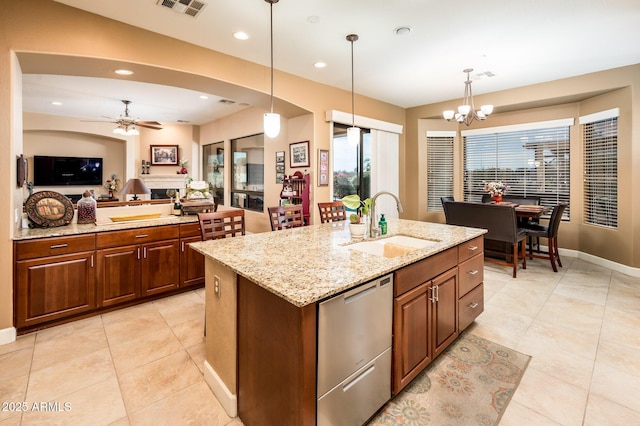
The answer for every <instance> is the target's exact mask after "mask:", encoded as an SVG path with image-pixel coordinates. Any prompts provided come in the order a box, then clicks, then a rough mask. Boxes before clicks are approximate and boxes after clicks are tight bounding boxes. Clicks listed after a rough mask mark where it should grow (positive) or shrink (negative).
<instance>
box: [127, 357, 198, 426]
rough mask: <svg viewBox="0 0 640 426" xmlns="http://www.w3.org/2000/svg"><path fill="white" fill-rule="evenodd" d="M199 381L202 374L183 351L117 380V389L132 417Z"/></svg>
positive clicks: (146, 365)
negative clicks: (119, 390)
mask: <svg viewBox="0 0 640 426" xmlns="http://www.w3.org/2000/svg"><path fill="white" fill-rule="evenodd" d="M202 380H203V378H202V374H201V373H200V371H199V370H198V368H197V367H196V366H195V364H194V363H193V361H192V360H191V357H189V355H188V354H187V352H186V351H184V350H183V351H180V352H176V353H174V354H171V355H169V356H167V357H165V358H162V359H159V360H157V361H153V362H151V363H149V364H145V365H143V366H142V367H140V368H138V369H136V370H133V371H130V372H129V373H126V374H124V375H122V376H120V388H121V389H122V396H123V399H124V403H125V406H126V407H127V412H128V413H129V414H130V415H131V413H135V412H136V411H138V410H141V409H142V408H145V407H147V406H149V405H151V404H153V403H155V402H157V401H159V400H161V399H164V398H166V397H168V396H170V395H173V394H174V393H176V392H178V391H180V390H182V389H184V388H187V387H189V386H191V385H193V384H195V383H197V382H199V381H202Z"/></svg>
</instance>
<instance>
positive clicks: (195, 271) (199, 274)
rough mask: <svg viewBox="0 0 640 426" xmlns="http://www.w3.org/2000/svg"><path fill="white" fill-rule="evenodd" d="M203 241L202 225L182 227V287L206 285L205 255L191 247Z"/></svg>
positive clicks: (191, 224) (193, 224)
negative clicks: (192, 244)
mask: <svg viewBox="0 0 640 426" xmlns="http://www.w3.org/2000/svg"><path fill="white" fill-rule="evenodd" d="M198 241H202V236H201V235H200V225H199V224H198V223H185V224H182V225H180V286H181V287H188V286H196V285H203V284H204V255H203V254H201V253H198V252H197V251H195V250H193V249H192V248H190V247H189V245H190V244H191V243H197V242H198Z"/></svg>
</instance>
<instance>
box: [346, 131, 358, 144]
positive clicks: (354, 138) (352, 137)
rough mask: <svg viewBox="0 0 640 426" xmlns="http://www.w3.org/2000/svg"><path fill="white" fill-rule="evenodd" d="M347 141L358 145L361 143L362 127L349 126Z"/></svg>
mask: <svg viewBox="0 0 640 426" xmlns="http://www.w3.org/2000/svg"><path fill="white" fill-rule="evenodd" d="M347 143H348V144H349V145H351V146H357V145H358V144H359V143H360V127H355V126H353V127H349V128H347Z"/></svg>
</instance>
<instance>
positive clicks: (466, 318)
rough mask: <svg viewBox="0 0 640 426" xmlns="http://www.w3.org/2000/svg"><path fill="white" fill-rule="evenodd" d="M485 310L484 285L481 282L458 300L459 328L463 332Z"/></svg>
mask: <svg viewBox="0 0 640 426" xmlns="http://www.w3.org/2000/svg"><path fill="white" fill-rule="evenodd" d="M483 311H484V286H483V285H482V284H480V285H479V286H477V287H476V288H474V289H473V290H472V291H471V292H469V294H467V295H466V296H464V297H463V298H462V299H460V300H459V301H458V314H459V318H458V330H459V332H462V330H464V329H465V328H467V327H468V326H469V324H471V323H472V322H473V320H475V319H476V318H477V317H478V315H480V314H481V313H482V312H483Z"/></svg>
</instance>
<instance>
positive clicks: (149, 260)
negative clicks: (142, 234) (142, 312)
mask: <svg viewBox="0 0 640 426" xmlns="http://www.w3.org/2000/svg"><path fill="white" fill-rule="evenodd" d="M178 249H179V244H178V240H170V241H160V242H157V243H151V244H144V245H143V246H142V259H141V270H140V283H141V284H142V287H141V289H142V296H149V295H152V294H158V293H163V292H165V291H169V290H173V289H176V288H178V283H179V280H180V263H179V262H180V252H179V250H178Z"/></svg>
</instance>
